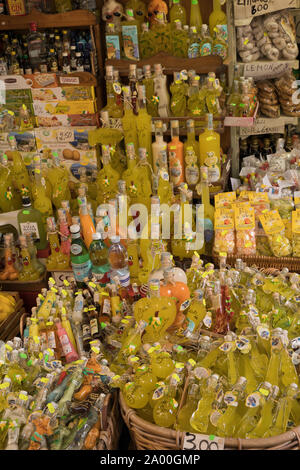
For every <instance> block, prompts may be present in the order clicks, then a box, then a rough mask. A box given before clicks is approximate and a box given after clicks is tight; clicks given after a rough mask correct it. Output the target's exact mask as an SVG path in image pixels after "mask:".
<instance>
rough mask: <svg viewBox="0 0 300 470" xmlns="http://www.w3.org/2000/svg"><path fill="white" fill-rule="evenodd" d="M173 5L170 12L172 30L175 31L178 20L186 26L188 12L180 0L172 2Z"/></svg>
mask: <svg viewBox="0 0 300 470" xmlns="http://www.w3.org/2000/svg"><path fill="white" fill-rule="evenodd" d="M172 3H173V5H172V6H171V9H170V11H169V17H170V23H171V28H172V29H175V28H176V25H175V22H176V20H179V21H181V24H186V10H185V7H184V6H183V5H181V3H180V0H172Z"/></svg>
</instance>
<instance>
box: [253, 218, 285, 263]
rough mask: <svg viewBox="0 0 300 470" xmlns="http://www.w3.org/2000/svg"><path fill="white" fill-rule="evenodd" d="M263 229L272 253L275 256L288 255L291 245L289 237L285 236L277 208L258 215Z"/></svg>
mask: <svg viewBox="0 0 300 470" xmlns="http://www.w3.org/2000/svg"><path fill="white" fill-rule="evenodd" d="M260 221H261V223H262V226H263V229H264V231H265V233H266V235H267V237H268V241H269V245H270V248H271V250H272V253H273V255H274V256H276V257H277V258H280V257H282V256H290V255H291V254H292V246H291V244H290V242H289V239H288V238H287V237H286V236H285V228H284V223H283V221H282V219H281V217H280V215H279V212H278V210H272V211H269V212H267V213H265V214H262V215H261V216H260Z"/></svg>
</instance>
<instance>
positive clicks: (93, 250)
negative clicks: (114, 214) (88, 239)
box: [89, 232, 110, 280]
mask: <svg viewBox="0 0 300 470" xmlns="http://www.w3.org/2000/svg"><path fill="white" fill-rule="evenodd" d="M89 255H90V259H91V262H92V276H93V277H94V278H96V279H97V280H101V279H102V278H103V277H104V276H105V274H106V273H107V272H108V271H109V269H110V266H109V264H108V249H107V246H106V245H105V243H104V242H103V237H102V235H101V233H99V232H96V233H94V234H93V241H92V243H91V245H90V247H89Z"/></svg>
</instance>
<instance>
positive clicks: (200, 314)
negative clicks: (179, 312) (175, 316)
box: [184, 289, 207, 335]
mask: <svg viewBox="0 0 300 470" xmlns="http://www.w3.org/2000/svg"><path fill="white" fill-rule="evenodd" d="M206 313H207V312H206V308H205V299H204V293H203V291H202V290H201V289H197V290H195V291H194V298H193V299H192V301H191V304H190V306H189V307H188V309H187V313H186V320H187V322H188V325H187V327H186V330H185V332H184V334H185V335H191V334H193V333H194V332H196V331H197V329H198V328H199V327H200V326H201V325H202V322H203V319H204V318H205V316H206Z"/></svg>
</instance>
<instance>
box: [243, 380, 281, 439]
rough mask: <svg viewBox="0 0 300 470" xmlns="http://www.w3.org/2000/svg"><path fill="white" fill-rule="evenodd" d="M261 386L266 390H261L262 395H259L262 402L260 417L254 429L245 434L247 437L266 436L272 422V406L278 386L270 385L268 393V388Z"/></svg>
mask: <svg viewBox="0 0 300 470" xmlns="http://www.w3.org/2000/svg"><path fill="white" fill-rule="evenodd" d="M261 388H263V390H266V392H261V395H262V396H261V397H260V400H261V402H262V403H261V414H260V418H259V420H258V422H257V424H256V426H255V427H254V429H252V430H251V431H249V432H248V433H247V434H246V438H248V439H258V438H261V437H266V435H267V433H268V431H269V429H270V428H271V426H272V423H273V417H274V408H275V406H276V405H275V404H276V398H277V397H278V395H279V387H277V386H274V387H272V388H271V391H270V393H268V391H269V390H268V389H266V387H262V386H261Z"/></svg>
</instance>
